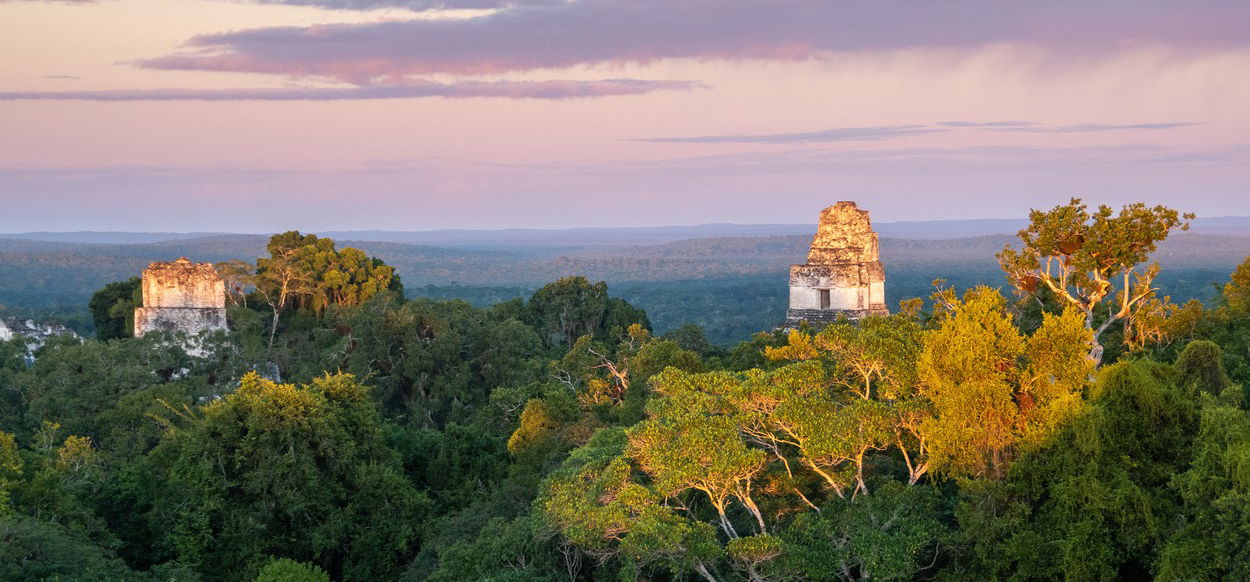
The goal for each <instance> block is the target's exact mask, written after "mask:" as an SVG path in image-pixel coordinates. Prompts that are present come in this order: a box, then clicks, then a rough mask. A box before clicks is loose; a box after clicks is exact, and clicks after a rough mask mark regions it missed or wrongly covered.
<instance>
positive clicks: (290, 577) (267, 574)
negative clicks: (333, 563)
mask: <svg viewBox="0 0 1250 582" xmlns="http://www.w3.org/2000/svg"><path fill="white" fill-rule="evenodd" d="M253 582H330V575H329V574H326V572H325V570H322V569H321V568H319V567H317V566H316V565H315V564H307V563H304V562H296V561H295V560H292V559H290V558H277V559H274V560H270V562H269V563H268V564H265V567H264V568H261V569H260V574H258V575H257V576H256V580H254V581H253Z"/></svg>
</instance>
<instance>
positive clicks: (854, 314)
mask: <svg viewBox="0 0 1250 582" xmlns="http://www.w3.org/2000/svg"><path fill="white" fill-rule="evenodd" d="M888 313H889V310H888V309H887V308H886V306H885V268H884V267H882V266H881V260H880V245H879V243H878V240H877V233H875V232H873V230H872V221H871V220H870V219H869V218H868V211H867V210H860V209H859V207H858V206H856V204H855V203H854V202H838V203H837V204H835V205H833V206H830V207H828V208H826V209H824V210H822V211H821V212H820V224H819V226H817V229H816V236H815V237H813V238H812V246H811V249H810V250H809V251H808V253H807V263H805V264H802V265H792V266H791V267H790V309H789V310H788V311H787V312H786V327H794V326H797V325H798V324H799V323H800V322H802V321H807V322H811V323H827V322H831V321H835V320H836V319H837V318H838V316H840V315H844V316H846V317H849V318H852V319H859V318H862V317H866V316H868V315H877V314H880V315H885V314H888Z"/></svg>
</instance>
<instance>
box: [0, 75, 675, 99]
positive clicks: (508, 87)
mask: <svg viewBox="0 0 1250 582" xmlns="http://www.w3.org/2000/svg"><path fill="white" fill-rule="evenodd" d="M698 86H699V85H698V84H697V83H691V82H689V81H648V80H640V79H604V80H599V81H559V80H555V81H462V82H458V83H434V82H429V81H419V82H409V83H406V84H403V85H368V86H361V87H347V88H323V87H293V88H259V89H118V90H101V91H3V92H0V101H16V100H45V101H47V100H60V101H65V100H81V101H345V100H369V99H415V98H422V97H444V98H449V99H455V98H470V97H483V98H504V99H578V98H588V97H609V96H617V95H639V94H642V93H650V92H652V91H664V90H687V89H693V88H696V87H698Z"/></svg>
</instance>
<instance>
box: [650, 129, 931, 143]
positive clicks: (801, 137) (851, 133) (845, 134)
mask: <svg viewBox="0 0 1250 582" xmlns="http://www.w3.org/2000/svg"><path fill="white" fill-rule="evenodd" d="M940 131H946V130H945V129H941V128H936V127H929V126H925V125H885V126H878V127H838V128H834V129H825V130H821V131H805V132H798V133H772V134H761V135H741V134H734V135H704V136H694V137H651V138H645V139H640V140H638V141H646V142H652V143H763V144H793V143H821V142H834V141H866V140H878V139H890V138H895V137H907V136H911V135H920V134H925V133H935V132H940Z"/></svg>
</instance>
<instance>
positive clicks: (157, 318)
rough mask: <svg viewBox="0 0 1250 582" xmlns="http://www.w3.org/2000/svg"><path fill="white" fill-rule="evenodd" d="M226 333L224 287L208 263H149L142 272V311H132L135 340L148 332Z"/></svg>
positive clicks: (187, 261)
mask: <svg viewBox="0 0 1250 582" xmlns="http://www.w3.org/2000/svg"><path fill="white" fill-rule="evenodd" d="M225 329H226V286H225V283H223V282H222V280H221V276H220V275H218V274H217V270H216V269H214V268H213V266H212V265H211V264H209V263H192V262H191V261H190V260H188V259H187V258H186V257H182V258H179V259H178V260H176V261H172V262H167V263H152V264H151V265H148V268H147V269H145V270H144V271H143V307H140V308H138V309H135V337H142V336H143V334H145V333H147V332H150V331H166V332H176V333H178V332H180V333H185V334H187V335H195V334H198V333H201V332H205V331H214V330H225Z"/></svg>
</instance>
